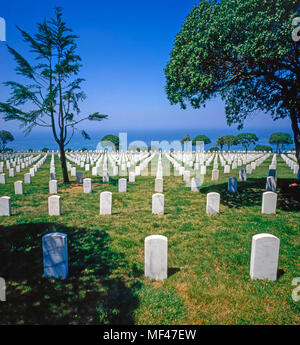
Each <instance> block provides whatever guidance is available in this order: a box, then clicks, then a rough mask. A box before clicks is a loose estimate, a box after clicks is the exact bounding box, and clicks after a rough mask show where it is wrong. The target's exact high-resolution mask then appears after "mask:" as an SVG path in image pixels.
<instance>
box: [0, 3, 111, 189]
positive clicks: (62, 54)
mask: <svg viewBox="0 0 300 345" xmlns="http://www.w3.org/2000/svg"><path fill="white" fill-rule="evenodd" d="M18 30H19V31H20V33H21V35H22V37H23V40H24V41H25V42H26V43H27V44H28V45H29V47H30V52H31V53H32V54H33V56H34V59H33V60H32V63H30V62H29V61H27V60H26V59H25V57H23V56H22V55H21V54H19V53H18V52H17V51H16V50H15V49H13V48H12V47H10V46H8V50H9V52H10V53H11V54H12V56H13V57H14V59H15V61H16V63H17V67H16V72H17V74H20V75H22V76H23V77H25V79H27V80H28V83H27V84H20V83H18V82H14V81H8V82H6V83H4V84H5V85H6V86H8V87H10V89H11V97H10V98H9V99H8V100H7V101H6V102H5V103H3V102H0V113H2V114H4V116H3V118H4V120H6V121H9V120H18V121H20V122H21V126H22V127H24V128H25V130H24V132H25V133H26V134H28V133H30V132H31V130H32V129H33V128H34V127H36V126H41V127H47V128H49V129H51V131H52V134H53V136H54V139H55V141H56V142H57V144H58V146H59V150H60V160H61V167H62V172H63V179H64V182H65V183H68V182H69V177H68V170H67V165H66V157H65V147H66V146H67V145H68V144H69V142H70V141H71V139H72V137H73V135H74V131H75V130H78V128H77V124H79V123H81V122H82V121H84V120H91V121H95V120H96V121H101V120H103V119H106V118H107V115H102V114H99V113H98V112H95V113H93V114H91V115H88V116H84V117H80V108H79V103H80V102H81V101H83V100H84V99H85V98H86V96H85V94H84V92H83V91H82V90H81V84H82V82H83V81H84V79H82V78H79V77H78V72H79V70H80V67H81V64H80V61H81V58H80V56H79V55H77V54H76V48H77V45H76V43H75V40H76V39H77V38H78V37H77V36H75V35H74V34H72V30H71V29H69V28H67V26H66V23H65V22H63V21H62V11H61V9H60V8H55V16H54V18H52V19H50V20H44V22H42V23H40V24H38V29H37V33H36V34H35V35H33V36H31V35H29V34H28V33H27V32H25V31H24V30H22V29H21V28H19V27H18ZM25 103H26V105H27V106H26V109H25V107H24V109H23V107H22V106H23V105H25ZM27 109H30V110H27ZM81 134H82V135H83V137H84V138H85V139H89V138H90V137H89V135H88V134H87V133H86V132H85V131H84V130H82V131H81Z"/></svg>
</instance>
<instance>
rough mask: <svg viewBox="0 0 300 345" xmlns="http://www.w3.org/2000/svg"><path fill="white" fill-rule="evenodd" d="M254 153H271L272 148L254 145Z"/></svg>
mask: <svg viewBox="0 0 300 345" xmlns="http://www.w3.org/2000/svg"><path fill="white" fill-rule="evenodd" d="M254 151H267V152H272V151H273V150H272V147H271V146H268V145H256V146H255V147H254Z"/></svg>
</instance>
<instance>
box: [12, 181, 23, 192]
mask: <svg viewBox="0 0 300 345" xmlns="http://www.w3.org/2000/svg"><path fill="white" fill-rule="evenodd" d="M14 187H15V194H23V193H24V188H23V181H16V182H15V183H14Z"/></svg>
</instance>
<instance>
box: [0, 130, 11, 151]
mask: <svg viewBox="0 0 300 345" xmlns="http://www.w3.org/2000/svg"><path fill="white" fill-rule="evenodd" d="M14 140H15V138H14V136H13V135H12V134H11V133H10V132H8V131H4V130H2V131H0V152H5V150H6V144H7V143H8V142H10V141H14Z"/></svg>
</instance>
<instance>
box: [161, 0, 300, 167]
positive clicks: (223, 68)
mask: <svg viewBox="0 0 300 345" xmlns="http://www.w3.org/2000/svg"><path fill="white" fill-rule="evenodd" d="M298 6H299V1H298V0H289V1H286V0H272V1H270V0H220V1H216V0H215V1H213V0H202V1H200V3H199V5H198V6H196V7H194V8H193V10H192V11H191V13H190V14H189V15H188V17H187V19H186V20H185V22H184V23H183V26H182V29H181V31H180V32H179V34H178V35H177V36H176V39H175V44H174V48H173V50H172V52H171V55H170V61H169V62H168V64H167V66H166V68H165V75H166V93H167V96H168V98H169V100H170V102H171V104H176V103H179V104H180V106H181V107H182V108H185V107H186V103H187V102H188V103H190V104H191V105H192V107H194V108H200V107H201V106H202V105H204V104H205V103H206V102H207V101H209V100H211V99H213V98H214V97H216V96H218V95H220V96H221V98H222V99H223V100H224V101H225V112H226V118H227V122H228V124H229V125H230V124H233V123H237V124H238V128H239V129H241V128H242V127H243V122H244V120H245V119H246V118H247V117H248V115H250V114H252V113H253V112H255V111H257V110H260V111H262V112H265V113H268V114H270V115H271V117H272V118H273V120H277V119H279V118H286V117H288V118H290V120H291V127H292V129H293V133H294V140H295V145H296V156H297V159H298V163H299V164H300V130H299V121H300V44H299V42H296V41H295V40H293V39H292V31H293V26H292V22H293V18H294V17H295V16H297V15H298V16H299V12H297V9H298Z"/></svg>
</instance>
